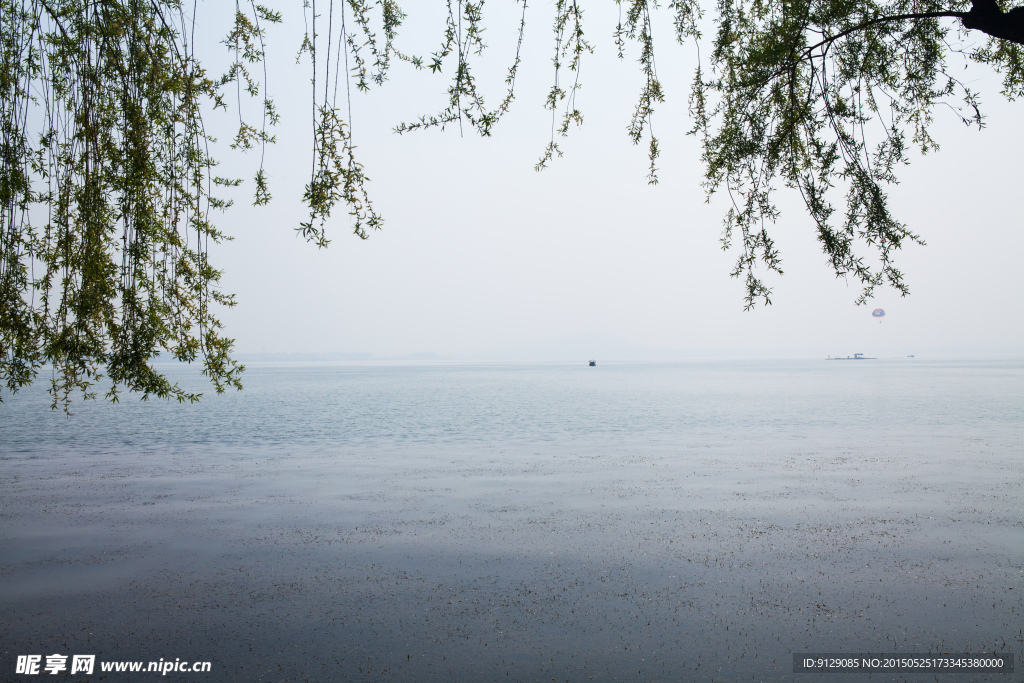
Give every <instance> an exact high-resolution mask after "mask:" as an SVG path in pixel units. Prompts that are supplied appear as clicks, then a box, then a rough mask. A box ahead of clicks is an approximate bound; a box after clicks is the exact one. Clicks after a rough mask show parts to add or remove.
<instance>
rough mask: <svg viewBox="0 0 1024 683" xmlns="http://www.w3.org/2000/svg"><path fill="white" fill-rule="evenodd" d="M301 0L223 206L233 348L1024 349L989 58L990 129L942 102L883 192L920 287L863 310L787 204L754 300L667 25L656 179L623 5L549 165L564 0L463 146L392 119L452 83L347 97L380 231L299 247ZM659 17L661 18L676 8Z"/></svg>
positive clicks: (412, 37)
mask: <svg viewBox="0 0 1024 683" xmlns="http://www.w3.org/2000/svg"><path fill="white" fill-rule="evenodd" d="M279 4H281V5H282V6H283V5H285V3H279ZM297 4H298V3H287V8H285V9H287V10H288V11H286V12H285V24H284V26H282V27H278V28H275V30H273V31H272V32H271V34H270V36H269V38H270V48H269V50H270V58H269V59H270V90H271V94H272V95H273V96H274V97H275V99H276V101H277V103H278V106H279V108H280V110H281V114H282V124H281V125H280V126H279V127H278V128H277V129H276V134H277V136H278V140H279V142H278V144H277V145H276V146H274V147H272V148H270V149H269V151H268V163H267V168H268V171H269V174H270V176H271V181H272V191H273V194H274V201H273V202H272V203H271V205H270V206H269V207H265V208H251V207H249V206H248V202H247V201H246V197H244V196H241V197H239V201H238V204H239V205H238V206H236V207H235V208H234V209H232V210H231V211H230V212H229V213H228V214H227V215H225V216H223V217H220V218H219V225H220V226H221V227H222V229H224V230H225V231H226V232H227V233H228V234H231V235H233V236H234V237H235V239H234V241H233V242H230V243H228V244H227V245H226V246H223V247H219V248H217V249H216V251H215V258H216V263H217V264H218V265H219V266H220V267H222V268H223V269H224V270H225V271H226V274H225V277H224V280H223V282H224V287H225V289H226V290H227V291H232V292H235V293H236V294H237V297H238V301H239V304H238V306H237V308H235V309H233V310H231V311H226V312H224V314H223V316H222V318H223V320H224V322H225V323H226V325H227V331H228V334H229V335H230V336H233V337H235V338H236V340H237V345H236V350H238V351H239V352H243V353H244V352H260V351H266V352H286V351H297V352H326V351H338V352H370V353H373V354H374V355H375V356H385V355H390V354H406V353H416V352H435V353H438V354H442V355H447V356H459V355H477V354H488V353H492V354H493V353H499V354H500V353H504V352H505V351H506V350H513V349H515V348H518V347H521V346H523V345H529V344H534V343H539V342H543V341H544V340H549V339H554V338H558V337H561V336H564V335H575V334H580V333H589V332H606V333H610V334H613V335H617V336H619V337H622V338H624V339H628V340H631V341H633V342H636V343H639V344H643V345H646V346H652V347H660V348H669V349H680V350H694V351H700V352H704V353H709V352H714V351H716V350H722V351H726V352H749V353H773V354H782V355H810V356H824V355H826V354H837V353H838V354H847V353H853V352H855V351H857V352H865V353H868V354H871V355H875V354H878V355H882V354H907V353H919V354H921V353H949V352H956V351H958V350H968V349H969V350H973V351H985V350H1004V351H1006V350H1009V351H1015V352H1020V351H1021V350H1022V347H1024V307H1022V306H1021V304H1020V302H1019V298H1020V294H1019V292H1020V288H1021V285H1022V277H1021V269H1020V265H1019V259H1020V256H1019V255H1020V253H1022V251H1024V236H1022V231H1021V225H1022V219H1021V215H1020V210H1019V206H1020V195H1019V186H1020V183H1021V175H1020V170H1019V168H1020V167H1019V163H1020V162H1019V157H1020V154H1019V151H1020V150H1021V148H1022V146H1024V133H1022V132H1021V128H1020V126H1019V121H1020V109H1019V107H1020V105H1019V104H1012V103H1007V102H1005V100H1003V98H1002V97H1001V96H1000V95H999V94H998V80H997V79H996V78H994V77H992V76H991V75H990V74H988V73H986V72H985V71H981V70H978V71H977V72H975V71H968V72H966V74H967V78H968V80H971V81H973V82H974V84H975V85H976V86H977V87H979V88H980V90H981V92H982V101H983V104H984V111H985V113H986V114H987V115H988V119H987V127H986V129H985V130H983V131H982V132H980V133H979V132H978V131H977V130H976V129H967V128H965V127H964V126H963V124H962V123H960V122H959V120H958V119H957V118H956V116H955V115H954V114H953V113H952V112H951V111H948V110H946V109H943V108H940V109H938V110H937V111H936V117H937V125H936V127H935V133H936V138H937V139H938V140H939V141H940V143H941V145H942V150H941V151H940V152H939V153H937V154H932V155H929V156H927V157H923V158H922V157H920V156H919V155H915V157H914V158H913V164H912V165H911V166H910V167H908V168H906V169H904V170H903V172H902V173H901V174H900V178H901V185H899V186H898V187H894V188H891V190H890V199H891V202H892V205H893V206H894V208H895V211H896V214H897V216H898V217H899V218H901V219H902V220H904V221H905V222H906V223H908V224H909V225H910V226H911V228H912V229H913V230H915V231H917V232H918V233H919V234H921V235H922V237H923V238H924V239H925V240H926V241H927V242H928V246H926V247H918V246H908V247H906V248H905V249H904V250H903V252H902V253H901V254H899V255H898V257H897V258H898V266H899V267H900V268H901V269H902V270H903V271H904V272H905V273H906V277H907V282H908V283H909V285H910V287H911V291H912V294H911V296H910V297H909V298H905V299H903V298H900V297H899V296H898V294H895V293H894V292H893V291H891V290H888V289H883V290H880V291H879V292H878V293H877V295H876V298H875V299H874V301H872V302H871V303H870V304H869V305H868V306H866V307H864V306H861V307H857V306H854V303H853V302H854V300H855V299H856V297H857V295H858V293H859V288H858V287H857V286H856V284H855V283H853V282H850V283H847V282H845V281H843V280H837V279H836V278H835V276H834V275H833V274H832V273H831V272H830V270H829V268H828V265H827V263H826V260H825V257H824V256H823V255H822V253H821V250H820V248H819V247H818V243H817V241H816V240H815V239H814V236H813V235H814V229H813V226H812V224H811V221H810V219H809V218H808V217H807V216H806V215H805V213H804V212H803V209H802V205H801V204H800V203H799V201H797V200H795V198H793V197H790V196H787V198H785V199H783V202H782V203H783V207H784V213H783V216H782V219H781V220H780V221H779V223H778V224H777V225H776V226H775V228H774V236H775V238H776V241H777V244H778V246H779V248H780V251H781V255H782V259H783V268H784V270H785V275H784V276H782V277H781V278H779V277H770V278H769V280H768V281H769V284H770V285H771V286H773V287H774V295H773V300H774V305H772V306H769V307H762V308H758V309H757V310H755V311H753V312H744V311H743V310H742V309H743V288H742V282H741V281H740V280H736V279H732V278H730V277H729V275H728V273H729V271H730V270H731V268H732V265H733V262H734V260H735V257H736V254H735V252H723V251H722V250H721V248H720V244H719V238H720V233H721V221H722V217H723V215H724V212H725V211H726V203H725V201H724V198H723V197H715V198H713V199H712V201H711V203H710V204H708V203H706V202H705V196H704V193H703V189H702V187H701V178H702V170H703V169H702V164H701V161H700V148H699V144H698V140H696V139H695V138H693V137H688V136H686V135H685V131H686V130H687V129H688V128H689V127H690V126H691V122H690V119H689V118H688V115H687V95H688V91H689V82H690V80H691V78H692V69H693V66H694V64H695V55H694V50H693V48H692V46H679V45H677V44H675V43H674V42H672V40H671V36H670V35H667V34H665V33H664V30H663V31H662V32H661V35H660V36H659V38H660V45H659V46H658V49H659V52H658V55H657V68H658V74H659V77H660V79H661V81H662V83H663V85H664V87H665V89H666V93H667V96H666V98H667V101H666V102H665V103H664V104H663V105H661V106H659V107H658V108H657V111H656V114H655V120H654V125H655V130H656V133H657V134H658V136H659V138H660V140H661V147H662V156H661V159H660V161H659V167H660V169H661V171H660V176H661V183H660V184H659V185H657V186H649V185H647V183H646V181H645V175H646V166H647V158H646V153H645V152H646V150H645V148H644V147H634V146H633V144H632V142H631V141H630V140H629V138H628V137H627V135H626V130H625V129H626V125H627V123H628V121H629V117H630V115H631V113H632V110H633V107H634V106H635V102H636V96H637V94H638V93H639V91H640V88H641V85H642V81H641V76H640V73H639V71H638V69H637V66H636V62H635V59H636V57H637V55H638V50H637V49H636V48H635V46H634V47H633V49H632V50H631V52H630V53H629V54H628V55H627V60H626V61H625V62H619V61H618V60H617V59H616V58H615V54H614V45H613V44H612V41H611V38H610V35H611V32H612V29H613V28H614V22H615V14H614V10H613V9H612V10H611V11H608V10H605V9H602V10H601V12H598V11H592V10H588V14H587V17H586V19H587V23H588V26H589V28H588V34H589V36H590V39H591V41H592V42H593V44H594V45H595V46H596V52H595V54H593V55H588V56H587V57H586V59H585V61H584V64H583V69H582V77H581V81H582V82H583V84H584V88H583V90H582V91H581V92H580V93H579V95H578V106H579V107H580V108H582V109H583V111H584V115H585V117H586V122H585V124H584V126H583V127H582V128H581V129H576V130H574V131H573V132H572V134H571V136H570V137H569V139H568V140H564V141H562V142H561V145H562V148H563V149H564V151H565V156H564V157H563V158H561V159H556V160H555V161H554V162H553V163H552V164H551V166H550V168H549V169H548V170H546V171H544V172H542V173H537V172H535V171H534V170H533V165H534V163H535V162H536V161H537V158H538V157H539V156H540V154H541V151H542V150H543V148H544V145H545V144H546V142H547V140H548V137H549V135H550V126H551V116H550V113H549V112H547V111H545V110H544V109H542V106H541V105H542V103H543V100H544V97H545V95H546V92H547V88H548V87H550V78H551V61H550V57H551V53H552V49H553V42H552V37H551V31H550V25H551V11H552V8H551V7H550V4H551V3H544V4H541V3H538V4H537V5H536V6H534V5H531V7H530V10H529V14H528V24H529V26H528V31H527V38H526V41H525V44H524V48H523V54H524V58H525V63H524V66H523V70H522V72H521V77H520V79H519V84H518V88H517V101H516V103H515V105H514V109H513V113H512V114H511V115H510V116H508V117H507V118H506V119H505V120H504V121H502V122H501V124H499V126H498V127H497V129H496V133H495V135H494V137H492V138H490V139H480V138H478V137H476V136H475V135H473V134H471V133H470V132H468V131H467V133H466V135H465V137H460V136H459V132H458V129H457V128H454V129H453V128H449V129H448V130H446V131H445V132H443V133H442V132H440V131H428V132H425V133H416V134H411V135H406V136H401V137H400V136H397V135H394V134H393V133H392V132H391V130H392V127H393V126H394V125H395V124H397V123H398V122H400V121H411V120H413V119H414V118H416V117H417V115H419V114H422V113H433V112H436V111H438V110H440V109H442V108H443V107H444V104H445V97H446V95H445V89H446V87H447V84H448V81H447V76H431V75H429V74H427V73H425V72H419V73H414V72H412V70H411V69H408V68H401V65H400V67H399V68H396V70H395V71H394V73H393V76H392V79H391V81H389V82H388V83H387V84H386V85H385V87H384V88H383V90H381V91H379V92H375V93H372V94H371V95H369V96H366V95H354V99H353V107H354V133H355V139H356V144H357V145H358V147H359V149H358V152H359V154H360V155H361V160H362V162H363V163H364V165H365V170H366V173H367V174H368V175H369V176H370V178H371V183H370V185H369V187H370V189H371V192H372V196H373V198H374V201H375V206H376V208H377V210H378V212H380V213H381V214H382V215H383V216H384V218H385V220H386V224H385V225H384V228H383V230H381V231H380V232H377V233H374V234H372V235H371V237H370V239H369V240H367V241H361V240H359V239H358V238H356V237H354V236H353V235H351V232H350V227H349V223H348V220H347V217H346V216H343V215H337V216H336V219H335V220H334V221H333V222H334V226H333V227H332V228H331V229H330V235H329V236H330V238H331V239H332V240H333V241H332V244H331V245H330V247H329V248H328V249H326V250H317V249H316V247H315V246H313V245H310V244H308V243H306V242H304V241H303V240H302V239H300V238H299V237H297V236H296V234H295V233H294V231H293V228H294V227H296V226H297V225H298V223H299V221H300V220H305V213H304V210H303V207H302V205H301V203H300V201H299V199H300V197H301V194H302V189H303V184H304V183H305V181H306V179H307V178H308V175H309V169H310V162H311V144H310V138H311V128H310V116H311V115H310V98H311V92H310V89H311V86H310V83H309V77H310V74H309V67H308V62H304V63H303V64H300V65H296V64H295V59H294V55H295V53H296V49H297V46H298V43H299V40H300V36H301V30H302V25H303V20H302V16H301V14H300V13H298V12H297V8H296V7H295V5H297ZM407 4H408V3H407ZM502 4H503V5H508V6H509V7H510V8H511V6H512V3H511V2H507V3H502ZM608 5H609V6H611V3H608ZM411 7H412V5H411V4H409V8H407V9H408V10H409V11H410V16H409V18H408V19H407V20H406V24H407V25H406V27H405V29H404V32H403V34H402V38H401V40H400V43H399V47H400V48H401V49H403V50H404V51H407V52H410V53H415V54H428V53H429V52H431V51H432V50H433V49H435V46H436V43H437V41H438V31H439V28H440V26H439V25H438V24H437V23H431V21H430V20H426V21H420V19H421V17H419V15H417V10H415V9H410V8H411ZM488 9H489V10H490V11H491V12H494V13H495V19H496V21H493V22H491V23H490V24H489V26H490V29H489V31H488V33H487V37H488V42H489V44H490V47H489V49H488V52H487V53H486V54H487V55H489V61H490V62H491V63H492V64H493V68H492V70H491V72H490V73H491V74H492V76H493V79H492V80H491V82H490V83H489V84H488V85H490V86H491V87H489V88H486V87H485V92H490V93H491V98H492V103H493V102H496V101H497V100H498V99H499V98H500V97H501V95H502V87H503V85H502V83H501V80H502V78H503V74H504V70H505V69H506V68H507V66H508V63H509V61H510V59H511V50H512V48H513V47H514V37H515V36H514V30H515V25H514V19H511V20H509V19H506V20H505V21H498V20H497V19H498V18H499V14H498V11H499V10H502V11H504V10H503V8H500V7H495V8H493V9H492V8H491V6H490V5H488ZM602 12H603V13H602ZM504 16H505V17H512V16H513V15H511V14H505V15H504ZM661 19H662V21H661V22H660V23H661V25H662V26H661V27H662V29H667V28H669V26H670V24H669V22H668V21H667V20H668V15H667V14H665V13H663V16H662V17H661ZM214 24H215V22H214V21H212V20H211V21H209V22H204V24H203V26H202V27H201V28H204V29H207V28H210V27H213V28H217V27H216V26H215V25H214ZM220 33H221V31H220V30H219V28H217V35H219V34H220ZM216 37H217V36H215V35H213V34H211V36H210V37H209V38H208V39H207V40H208V42H210V43H212V41H213V40H214V39H216ZM481 77H482V74H481ZM234 115H235V113H234V112H233V111H232V112H231V113H230V114H228V115H223V114H220V115H218V117H219V118H220V119H222V120H223V121H225V122H226V121H230V117H232V116H234ZM214 125H215V126H216V125H218V123H217V122H216V121H214ZM220 156H221V158H223V159H225V161H226V162H227V163H225V165H224V170H226V171H228V172H231V171H235V172H240V173H242V174H244V175H246V176H250V175H251V166H252V164H253V163H255V161H256V158H254V157H253V158H248V159H244V160H242V161H241V162H237V161H228V159H227V158H228V154H227V152H226V150H224V151H222V152H221V154H220ZM249 189H250V190H251V188H249ZM837 199H838V200H839V201H841V197H837ZM875 307H882V308H884V309H885V310H886V312H887V314H888V315H887V316H886V317H885V319H884V320H883V321H882V322H881V323H879V322H878V321H877V320H875V319H873V318H872V317H871V310H872V309H873V308H875Z"/></svg>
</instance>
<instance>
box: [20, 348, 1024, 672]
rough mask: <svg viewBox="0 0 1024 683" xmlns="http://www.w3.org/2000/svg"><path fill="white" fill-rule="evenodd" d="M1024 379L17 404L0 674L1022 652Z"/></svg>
mask: <svg viewBox="0 0 1024 683" xmlns="http://www.w3.org/2000/svg"><path fill="white" fill-rule="evenodd" d="M168 371H169V372H171V373H172V374H173V375H174V376H176V377H177V378H178V379H179V381H180V382H181V383H182V384H183V385H188V386H190V387H193V386H194V387H197V388H202V384H201V379H198V380H197V378H195V377H194V376H192V375H189V374H187V373H186V372H185V371H184V370H183V369H182V368H178V367H174V366H169V367H168ZM1022 380H1024V361H1021V360H1019V359H1016V360H1013V359H1011V360H961V361H951V360H946V361H928V360H926V359H893V360H874V361H838V362H828V361H818V360H815V361H811V360H806V361H756V362H755V361H749V362H737V361H719V362H711V361H707V362H689V363H673V364H657V363H645V364H612V363H607V364H605V363H602V364H600V365H599V366H598V367H596V368H588V367H586V365H585V364H579V365H567V364H546V365H540V364H538V365H526V364H434V365H423V364H419V365H414V364H409V365H403V364H383V363H380V364H373V363H366V364H335V365H291V366H282V365H278V366H271V365H265V366H253V367H250V368H249V370H248V371H247V373H246V381H245V383H246V389H245V391H244V392H241V393H232V394H227V395H224V396H214V395H209V396H207V397H205V398H204V399H203V401H202V402H201V403H199V404H196V405H176V404H175V405H169V404H166V403H163V402H159V401H151V402H148V403H140V402H136V401H134V400H132V399H131V398H130V397H126V398H125V402H124V403H122V404H120V405H116V406H112V405H109V404H104V403H86V404H79V405H77V406H76V408H75V410H76V414H75V415H74V416H73V417H71V418H68V417H65V416H63V415H62V414H60V413H52V412H50V411H49V410H47V408H46V407H47V405H48V401H47V399H46V396H45V394H44V393H43V392H42V391H41V390H36V389H33V390H30V391H26V392H23V393H22V394H19V395H17V396H15V397H11V396H9V395H6V394H5V402H4V403H3V404H2V405H0V458H2V460H0V484H2V487H0V579H2V581H0V601H2V605H3V610H4V612H5V613H7V614H10V615H12V616H11V617H10V618H9V619H6V620H4V622H3V623H2V624H0V645H2V647H3V649H4V653H5V654H4V656H5V658H6V661H5V662H0V667H7V668H6V669H0V671H3V675H0V677H6V676H7V675H8V674H10V673H12V672H13V671H14V659H15V657H16V656H17V655H18V654H31V653H37V654H50V653H52V652H62V651H63V650H62V648H63V649H66V650H68V651H69V652H71V651H73V652H76V653H77V652H81V653H85V654H96V655H97V658H98V659H107V660H114V659H133V658H135V659H140V660H143V659H145V660H153V659H159V658H160V657H163V658H165V659H173V658H175V657H180V658H182V659H191V660H211V661H213V662H214V669H215V671H214V675H213V676H212V678H209V680H305V678H306V677H308V678H309V679H310V680H328V679H333V680H551V679H556V680H570V681H575V680H684V679H740V678H742V679H745V680H750V679H752V678H753V679H757V680H777V679H786V678H788V679H799V678H801V677H803V675H794V674H792V655H793V653H794V652H867V651H873V652H928V651H932V652H936V651H946V652H966V651H970V652H993V651H995V652H1002V653H1014V654H1016V655H1017V657H1018V659H1019V656H1020V653H1021V650H1022V630H1021V624H1022V623H1024V618H1022V617H1024V611H1022V606H1024V601H1022V598H1021V596H1022V594H1024V514H1022V512H1024V498H1022V495H1021V494H1022V483H1024V460H1022V458H1021V456H1020V454H1021V453H1022V452H1024V449H1022V445H1024V444H1022V441H1024V439H1022V426H1024V381H1022ZM1019 669H1020V667H1019V666H1018V670H1019ZM192 676H193V677H196V676H198V674H193V675H192ZM1015 677H1016V678H1015ZM839 678H842V676H840V677H839ZM918 678H920V676H918ZM933 678H934V675H932V676H929V677H928V680H932V679H933ZM939 678H940V679H943V678H944V677H943V676H940V677H939ZM945 678H950V677H945ZM970 678H973V679H977V680H985V679H986V676H984V675H978V676H971V677H970ZM989 678H991V679H992V680H1021V677H1020V674H1019V673H1015V674H1012V675H1010V676H1006V675H1002V676H991V677H989ZM881 679H882V680H886V677H884V676H883V677H882V678H881ZM950 679H951V680H952V679H955V680H961V679H964V677H963V676H959V677H956V676H953V677H951V678H950ZM112 680H116V677H115V678H114V679H112ZM851 680H861V677H860V676H859V675H857V676H852V677H851ZM915 680H916V679H915Z"/></svg>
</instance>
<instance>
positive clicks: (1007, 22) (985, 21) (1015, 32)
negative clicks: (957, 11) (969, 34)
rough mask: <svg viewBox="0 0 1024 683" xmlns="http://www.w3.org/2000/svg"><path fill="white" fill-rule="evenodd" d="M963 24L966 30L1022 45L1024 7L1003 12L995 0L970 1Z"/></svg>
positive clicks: (1023, 42) (1023, 43) (1023, 38)
mask: <svg viewBox="0 0 1024 683" xmlns="http://www.w3.org/2000/svg"><path fill="white" fill-rule="evenodd" d="M963 22H964V26H965V27H967V28H971V29H977V30H978V31H982V32H984V33H987V34H989V35H990V36H994V37H996V38H1002V39H1003V40H1009V41H1011V42H1014V43H1018V44H1022V45H1024V7H1014V8H1013V9H1011V10H1010V11H1009V12H1004V11H1003V10H1001V9H999V5H997V4H996V0H972V2H971V11H970V12H968V13H967V14H966V15H965V16H964V18H963Z"/></svg>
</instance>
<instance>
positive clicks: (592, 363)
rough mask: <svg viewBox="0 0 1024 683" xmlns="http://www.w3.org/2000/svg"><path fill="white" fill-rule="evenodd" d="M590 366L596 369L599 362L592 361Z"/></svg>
mask: <svg viewBox="0 0 1024 683" xmlns="http://www.w3.org/2000/svg"><path fill="white" fill-rule="evenodd" d="M589 365H590V367H595V366H596V365H597V361H596V360H593V359H591V360H590V363H589Z"/></svg>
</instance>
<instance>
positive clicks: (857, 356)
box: [828, 353, 878, 360]
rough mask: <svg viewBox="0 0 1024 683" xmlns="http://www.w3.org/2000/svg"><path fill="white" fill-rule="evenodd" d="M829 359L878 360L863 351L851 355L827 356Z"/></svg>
mask: <svg viewBox="0 0 1024 683" xmlns="http://www.w3.org/2000/svg"><path fill="white" fill-rule="evenodd" d="M828 359H829V360H878V359H877V358H873V357H870V356H865V355H864V354H863V353H855V354H853V355H852V356H829V358H828Z"/></svg>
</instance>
